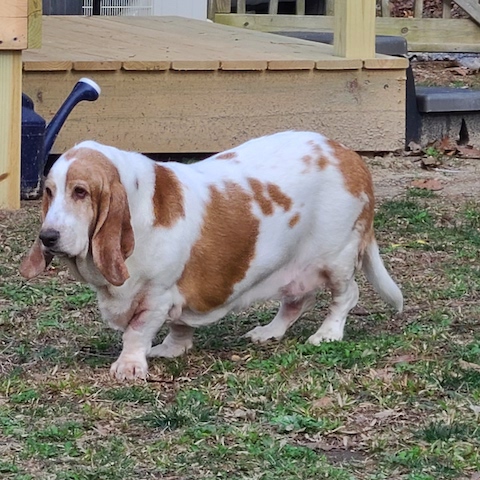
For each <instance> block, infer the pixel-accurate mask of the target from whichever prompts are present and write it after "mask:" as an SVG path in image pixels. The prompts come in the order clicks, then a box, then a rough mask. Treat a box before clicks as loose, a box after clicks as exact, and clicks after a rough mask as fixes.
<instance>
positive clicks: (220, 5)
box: [215, 0, 232, 13]
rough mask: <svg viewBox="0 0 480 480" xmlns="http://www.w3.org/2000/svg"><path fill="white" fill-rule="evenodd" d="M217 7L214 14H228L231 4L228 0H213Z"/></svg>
mask: <svg viewBox="0 0 480 480" xmlns="http://www.w3.org/2000/svg"><path fill="white" fill-rule="evenodd" d="M215 3H216V5H217V7H216V12H218V13H230V12H231V11H232V2H231V1H230V0H215Z"/></svg>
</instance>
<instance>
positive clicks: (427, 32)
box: [215, 15, 480, 53]
mask: <svg viewBox="0 0 480 480" xmlns="http://www.w3.org/2000/svg"><path fill="white" fill-rule="evenodd" d="M215 21H217V22H219V23H222V24H225V25H231V26H237V27H244V28H248V29H252V30H256V31H262V32H276V31H282V30H303V31H314V32H333V24H334V18H333V17H329V16H323V15H305V16H298V15H274V16H271V15H217V16H216V17H215ZM375 30H376V34H377V35H395V36H401V37H404V38H405V39H406V40H407V42H408V49H409V50H410V51H426V52H471V53H480V27H479V26H478V25H477V24H476V23H475V22H473V21H472V20H467V19H456V18H452V19H441V18H387V17H385V18H382V17H377V19H376V28H375Z"/></svg>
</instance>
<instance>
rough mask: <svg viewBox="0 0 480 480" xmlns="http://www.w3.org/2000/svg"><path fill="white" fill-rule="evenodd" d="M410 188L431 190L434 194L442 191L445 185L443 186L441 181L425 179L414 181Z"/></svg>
mask: <svg viewBox="0 0 480 480" xmlns="http://www.w3.org/2000/svg"><path fill="white" fill-rule="evenodd" d="M410 187H413V188H421V189H423V190H431V191H432V192H435V191H438V190H442V189H443V185H442V184H441V182H440V180H437V179H436V178H424V179H421V180H414V181H413V182H412V183H411V184H410Z"/></svg>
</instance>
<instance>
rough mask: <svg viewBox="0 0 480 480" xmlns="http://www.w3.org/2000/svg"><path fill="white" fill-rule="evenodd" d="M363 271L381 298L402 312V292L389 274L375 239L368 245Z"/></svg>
mask: <svg viewBox="0 0 480 480" xmlns="http://www.w3.org/2000/svg"><path fill="white" fill-rule="evenodd" d="M362 270H363V273H364V274H365V276H366V277H367V280H368V281H369V282H370V283H371V284H372V286H373V288H374V289H375V291H376V292H377V293H378V294H379V295H380V297H381V298H382V299H383V300H384V301H385V302H387V303H388V304H389V305H391V306H392V307H393V308H395V309H396V310H397V311H398V312H401V311H402V310H403V295H402V292H401V291H400V289H399V288H398V286H397V284H396V283H395V282H394V281H393V279H392V277H391V276H390V275H389V273H388V272H387V270H386V268H385V265H384V264H383V260H382V258H381V257H380V253H379V251H378V245H377V242H376V241H375V239H373V240H372V241H371V242H370V243H369V244H368V246H367V248H366V249H365V251H364V255H363V261H362Z"/></svg>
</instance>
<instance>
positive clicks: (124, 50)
mask: <svg viewBox="0 0 480 480" xmlns="http://www.w3.org/2000/svg"><path fill="white" fill-rule="evenodd" d="M332 53H333V47H332V46H329V45H323V44H318V43H313V42H307V41H303V40H297V39H293V38H288V37H282V36H278V35H273V34H268V33H262V32H256V31H250V30H245V29H239V28H234V27H228V26H224V25H218V24H213V23H211V22H202V21H197V20H189V19H185V18H179V17H143V18H139V17H71V16H68V17H54V16H49V17H44V18H43V46H42V48H41V49H40V50H27V51H25V52H24V54H23V69H24V72H23V91H24V92H25V93H26V94H27V95H29V96H30V97H31V98H32V99H33V100H34V102H35V108H36V111H37V112H39V113H40V115H42V116H43V117H45V118H46V119H47V120H50V119H51V117H52V116H53V114H54V113H55V111H56V110H57V108H58V107H59V105H60V104H61V102H62V101H63V99H64V98H65V97H66V96H67V94H68V93H69V91H70V90H71V88H72V87H73V85H74V83H75V82H76V80H77V79H79V78H81V77H90V78H92V79H93V80H95V81H96V82H97V83H98V84H99V85H100V86H101V88H102V95H101V97H100V99H99V100H97V101H96V102H93V103H88V102H83V103H81V104H80V105H78V106H77V107H76V108H75V110H74V111H73V112H72V114H71V115H70V117H69V119H68V120H67V122H66V124H65V126H64V128H63V129H62V131H61V133H60V135H59V137H58V139H57V142H56V144H55V146H54V150H53V151H54V152H55V153H60V152H63V151H65V150H66V149H68V148H70V147H71V146H72V145H74V144H75V143H78V142H79V141H81V140H84V139H87V138H88V139H95V140H98V141H100V142H104V143H108V144H112V145H115V146H118V147H120V148H125V149H131V150H138V151H142V152H147V153H148V152H157V153H173V152H185V153H188V152H217V151H219V150H222V149H225V148H229V147H231V146H233V145H235V144H238V143H239V142H242V141H245V140H247V139H249V138H252V137H255V136H259V135H263V134H267V133H272V132H276V131H280V130H287V129H309V130H316V131H320V132H322V133H324V134H326V135H328V136H330V137H332V138H335V139H338V140H341V141H342V142H343V143H345V144H347V145H349V146H351V147H352V148H354V149H356V150H363V151H366V150H370V151H374V150H377V151H378V150H392V149H396V148H400V147H402V146H403V141H404V134H405V68H406V66H407V61H406V60H405V59H402V58H394V57H387V56H383V55H377V56H376V58H371V59H364V60H361V59H345V58H340V57H335V56H333V55H332Z"/></svg>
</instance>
